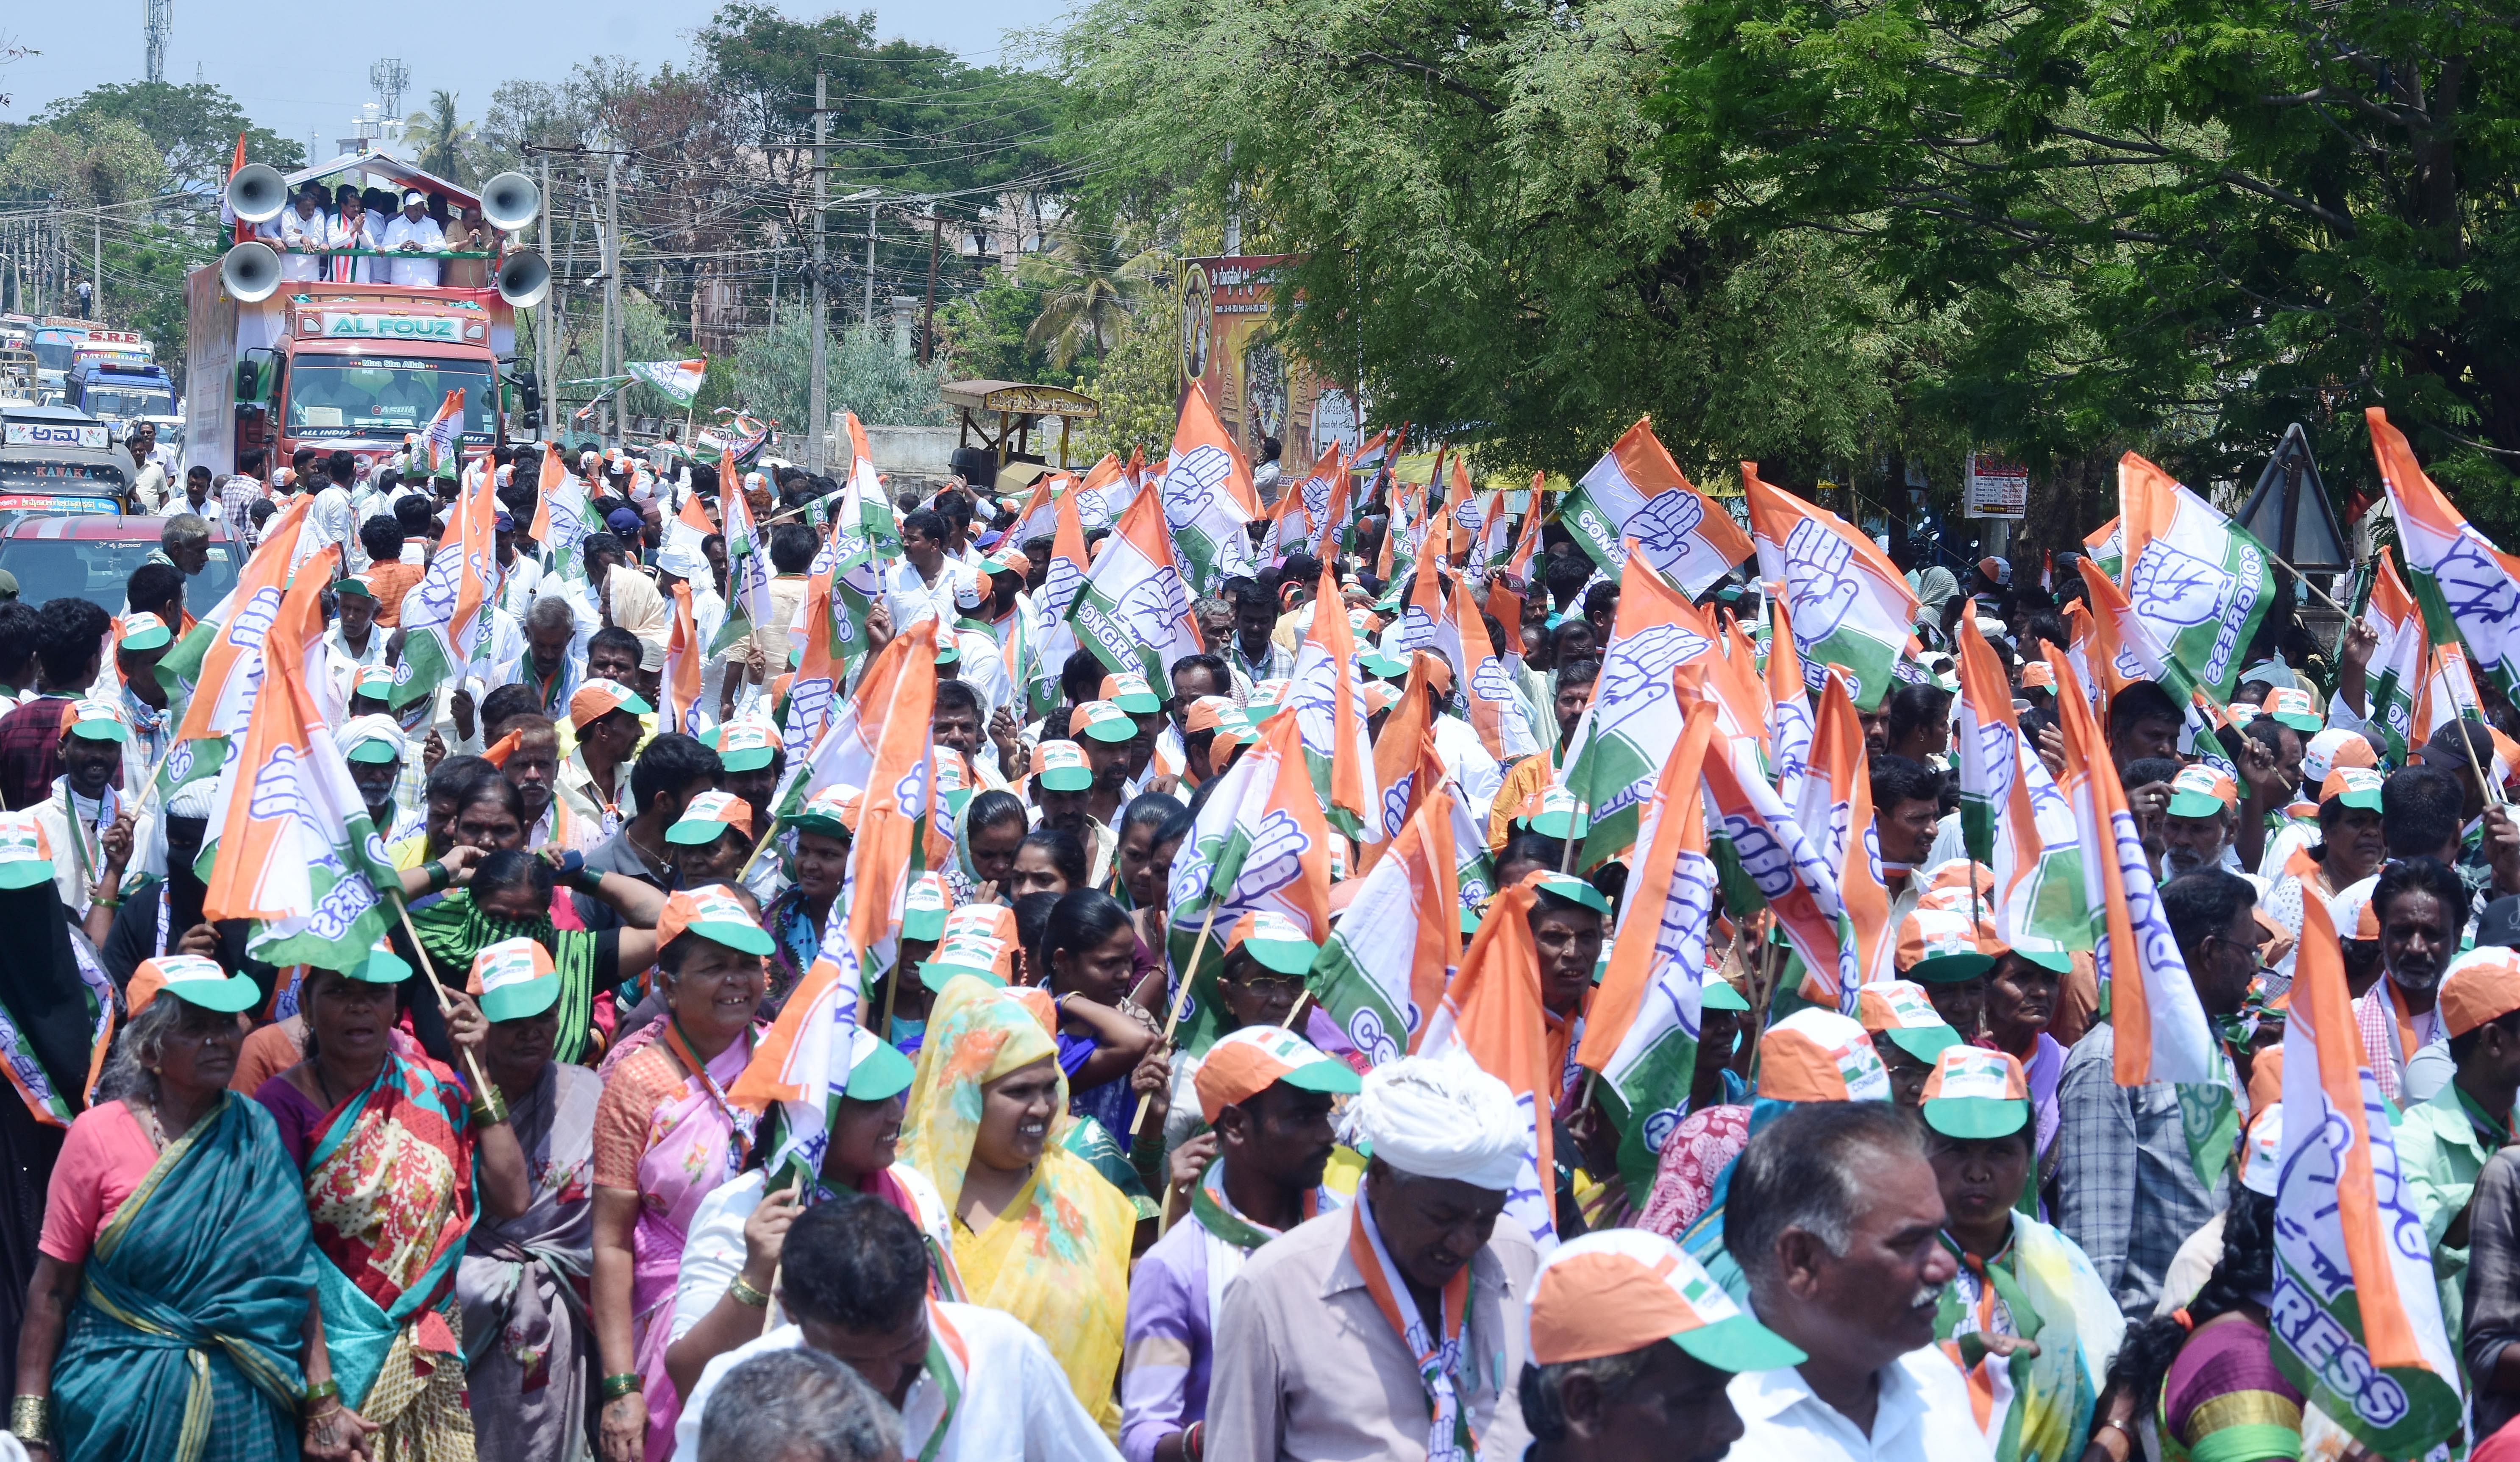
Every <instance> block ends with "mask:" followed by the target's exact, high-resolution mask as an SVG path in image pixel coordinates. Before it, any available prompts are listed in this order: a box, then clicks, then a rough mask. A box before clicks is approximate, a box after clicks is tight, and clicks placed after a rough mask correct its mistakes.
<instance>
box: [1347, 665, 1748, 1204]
mask: <svg viewBox="0 0 2520 1462" xmlns="http://www.w3.org/2000/svg"><path fill="white" fill-rule="evenodd" d="M1714 735H1715V708H1714V707H1712V706H1710V705H1707V704H1706V703H1705V702H1702V701H1701V702H1699V703H1698V704H1697V705H1696V706H1694V707H1692V708H1690V709H1689V712H1688V722H1687V724H1686V726H1685V727H1684V728H1683V729H1682V731H1681V734H1680V744H1679V746H1678V747H1677V748H1675V749H1674V751H1673V753H1672V755H1671V759H1670V760H1668V761H1666V762H1664V763H1663V767H1662V774H1661V776H1660V777H1659V778H1657V779H1656V781H1655V783H1654V795H1653V800H1652V801H1650V802H1648V803H1646V804H1645V809H1644V815H1643V818H1642V819H1640V821H1639V823H1638V828H1637V838H1638V847H1639V848H1640V849H1641V850H1642V851H1643V854H1644V856H1643V858H1642V859H1640V860H1639V861H1638V863H1637V865H1636V869H1635V872H1634V873H1633V874H1632V875H1631V876H1630V878H1629V881H1628V891H1627V896H1626V897H1625V898H1624V899H1623V900H1621V910H1620V914H1619V925H1618V929H1617V931H1616V932H1615V933H1614V934H1613V935H1612V936H1611V938H1610V963H1609V968H1608V969H1607V970H1606V971H1605V972H1604V973H1603V974H1602V976H1601V983H1600V986H1599V987H1598V989H1596V990H1595V991H1594V993H1593V1003H1592V1005H1591V1007H1590V1008H1589V1009H1588V1010H1587V1011H1586V1012H1585V1017H1584V1039H1583V1041H1582V1043H1581V1044H1580V1045H1578V1046H1577V1047H1576V1050H1575V1060H1576V1062H1577V1063H1578V1064H1579V1065H1582V1066H1583V1067H1585V1068H1586V1069H1588V1070H1590V1071H1593V1072H1597V1073H1598V1074H1600V1077H1601V1082H1600V1086H1599V1088H1598V1092H1599V1097H1600V1100H1601V1104H1602V1109H1603V1110H1604V1111H1606V1112H1608V1113H1609V1114H1610V1117H1611V1119H1612V1120H1614V1121H1616V1122H1617V1123H1618V1127H1619V1176H1620V1178H1621V1180H1622V1181H1624V1182H1625V1183H1626V1184H1627V1187H1628V1193H1629V1195H1630V1200H1631V1201H1632V1202H1634V1203H1636V1204H1637V1206H1638V1207H1640V1208H1642V1207H1643V1201H1644V1195H1645V1194H1646V1193H1647V1192H1649V1191H1650V1190H1651V1189H1652V1187H1653V1180H1654V1170H1655V1165H1656V1163H1657V1161H1658V1159H1659V1155H1660V1154H1661V1152H1662V1143H1663V1139H1664V1138H1665V1137H1668V1136H1670V1135H1671V1129H1672V1128H1673V1127H1674V1126H1676V1125H1678V1124H1679V1122H1680V1119H1681V1118H1683V1117H1685V1116H1687V1115H1688V1084H1689V1077H1690V1075H1691V1074H1692V1073H1694V1072H1695V1071H1696V1069H1697V1033H1698V1029H1699V1026H1698V1016H1699V1004H1698V1001H1699V990H1700V987H1701V985H1702V983H1703V982H1704V980H1705V975H1706V937H1707V930H1708V928H1709V926H1710V925H1712V924H1713V922H1714V918H1715V862H1714V860H1713V859H1712V858H1710V857H1709V856H1708V855H1707V851H1706V816H1705V810H1704V787H1703V781H1702V777H1701V773H1700V767H1701V766H1702V765H1703V763H1704V762H1705V760H1706V749H1707V746H1708V744H1709V743H1710V742H1712V741H1713V740H1714ZM1350 911H1351V912H1353V911H1354V910H1353V906H1352V905H1351V908H1350Z"/></svg>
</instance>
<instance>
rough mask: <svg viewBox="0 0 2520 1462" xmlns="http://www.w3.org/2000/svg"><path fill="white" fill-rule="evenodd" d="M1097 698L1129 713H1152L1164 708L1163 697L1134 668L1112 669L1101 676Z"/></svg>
mask: <svg viewBox="0 0 2520 1462" xmlns="http://www.w3.org/2000/svg"><path fill="white" fill-rule="evenodd" d="M1099 698H1100V699H1102V700H1104V701H1108V702H1110V703H1111V704H1112V705H1114V706H1117V707H1119V708H1121V709H1122V710H1125V711H1127V712H1128V713H1129V714H1131V715H1153V714H1156V713H1157V712H1159V711H1161V710H1162V709H1163V708H1164V702H1163V698H1162V697H1161V696H1158V695H1156V694H1155V693H1154V690H1153V688H1152V687H1150V686H1148V684H1147V677H1146V676H1144V675H1142V674H1139V673H1138V672H1137V671H1135V670H1114V671H1112V672H1111V673H1110V674H1108V675H1105V676H1103V677H1102V691H1101V692H1100V693H1099Z"/></svg>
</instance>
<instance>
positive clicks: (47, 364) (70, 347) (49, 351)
mask: <svg viewBox="0 0 2520 1462" xmlns="http://www.w3.org/2000/svg"><path fill="white" fill-rule="evenodd" d="M77 349H78V346H76V345H75V344H72V343H70V342H68V341H37V342H35V364H36V365H38V366H41V367H42V368H43V369H45V370H47V371H67V370H68V369H69V368H70V356H71V355H72V354H74V353H75V352H76V351H77Z"/></svg>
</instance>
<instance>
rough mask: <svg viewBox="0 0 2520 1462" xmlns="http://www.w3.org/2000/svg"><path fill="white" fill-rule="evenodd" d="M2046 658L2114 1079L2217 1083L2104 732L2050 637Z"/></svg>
mask: <svg viewBox="0 0 2520 1462" xmlns="http://www.w3.org/2000/svg"><path fill="white" fill-rule="evenodd" d="M2048 667H2049V668H2050V669H2052V670H2054V671H2055V673H2056V714H2057V717H2058V719H2059V720H2061V721H2062V722H2063V723H2064V724H2063V728H2062V729H2063V731H2064V738H2065V780H2064V785H2063V786H2062V787H2061V788H2060V789H2059V790H2060V791H2061V792H2062V793H2063V794H2064V798H2065V801H2066V804H2067V805H2068V806H2070V807H2071V808H2072V809H2073V817H2074V825H2075V827H2076V828H2077V830H2078V831H2079V832H2080V834H2081V849H2082V858H2083V902H2084V906H2085V907H2086V908H2088V909H2090V910H2091V919H2092V936H2093V940H2094V941H2095V944H2096V947H2097V950H2098V958H2099V980H2100V987H2101V988H2102V989H2104V990H2106V991H2107V992H2108V1000H2109V1005H2110V1015H2109V1021H2110V1024H2111V1025H2113V1026H2115V1027H2116V1028H2117V1052H2116V1075H2117V1082H2118V1084H2119V1085H2120V1086H2142V1085H2145V1084H2147V1083H2150V1082H2153V1081H2176V1082H2181V1083H2187V1084H2198V1085H2203V1084H2208V1083H2212V1084H2220V1083H2221V1081H2222V1079H2223V1072H2224V1069H2225V1068H2224V1063H2223V1061H2222V1059H2221V1052H2220V1051H2219V1049H2218V1048H2217V1047H2216V1045H2215V1042H2214V1032H2213V1029H2212V1028H2211V1027H2209V1026H2208V1025H2207V1024H2206V1022H2205V1007H2204V1006H2203V1005H2202V1004H2200V1003H2198V1001H2197V998H2196V986H2195V983H2194V982H2192V981H2190V980H2189V979H2188V976H2187V962H2186V961H2185V960H2184V959H2183V958H2181V956H2180V953H2179V940H2178V939H2177V938H2176V937H2173V936H2172V934H2171V932H2170V921H2169V920H2168V919H2167V918H2165V917H2164V916H2163V914H2162V911H2161V897H2160V895H2159V893H2158V892H2156V891H2155V890H2154V888H2153V883H2152V861H2151V859H2150V858H2148V857H2147V856H2145V854H2144V850H2143V838H2142V835H2141V834H2140V833H2138V831H2137V829H2136V822H2135V814H2134V813H2132V812H2130V811H2128V810H2127V800H2126V790H2125V789H2124V788H2123V787H2121V786H2120V785H2119V784H2118V769H2117V763H2116V762H2115V761H2113V760H2112V759H2110V756H2109V744H2108V739H2107V738H2106V737H2104V736H2102V735H2101V734H2100V724H2099V721H2098V720H2097V718H2095V717H2094V716H2093V714H2092V703H2091V702H2090V700H2089V699H2087V698H2086V697H2085V696H2084V694H2083V688H2082V686H2081V685H2079V684H2076V683H2075V682H2074V678H2073V677H2074V667H2073V666H2072V665H2071V664H2070V663H2068V662H2066V660H2065V657H2064V655H2063V654H2062V653H2061V652H2059V651H2058V650H2057V649H2056V648H2055V647H2054V646H2052V645H2051V646H2049V647H2048Z"/></svg>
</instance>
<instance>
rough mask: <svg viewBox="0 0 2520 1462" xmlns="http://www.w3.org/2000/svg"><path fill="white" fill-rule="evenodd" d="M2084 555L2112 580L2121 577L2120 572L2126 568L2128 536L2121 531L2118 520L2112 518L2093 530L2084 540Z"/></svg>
mask: <svg viewBox="0 0 2520 1462" xmlns="http://www.w3.org/2000/svg"><path fill="white" fill-rule="evenodd" d="M2083 553H2084V556H2085V557H2087V558H2089V559H2090V560H2091V561H2092V562H2093V563H2094V564H2097V565H2099V566H2100V571H2101V572H2102V573H2105V574H2107V575H2108V576H2109V577H2110V578H2111V579H2116V578H2118V577H2120V574H2119V572H2118V571H2119V570H2121V569H2123V568H2125V567H2126V534H2125V533H2124V532H2123V531H2121V530H2120V528H2119V526H2118V520H2117V519H2114V518H2112V519H2110V520H2109V521H2108V522H2106V523H2104V524H2101V525H2099V526H2098V527H2096V528H2093V530H2092V532H2091V533H2090V535H2089V536H2087V537H2085V538H2084V539H2083Z"/></svg>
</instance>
